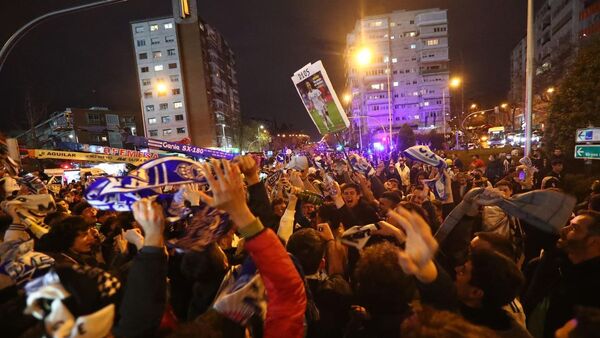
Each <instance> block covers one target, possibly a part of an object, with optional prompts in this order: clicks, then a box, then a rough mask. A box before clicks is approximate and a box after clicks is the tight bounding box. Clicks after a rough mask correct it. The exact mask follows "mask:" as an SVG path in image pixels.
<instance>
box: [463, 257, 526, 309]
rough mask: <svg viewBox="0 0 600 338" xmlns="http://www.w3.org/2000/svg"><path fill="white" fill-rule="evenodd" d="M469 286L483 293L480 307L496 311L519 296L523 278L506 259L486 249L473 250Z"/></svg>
mask: <svg viewBox="0 0 600 338" xmlns="http://www.w3.org/2000/svg"><path fill="white" fill-rule="evenodd" d="M470 261H471V264H472V271H471V281H470V283H469V284H471V285H473V286H475V287H477V288H479V289H481V290H482V291H483V298H482V301H481V303H482V306H483V307H484V308H490V309H496V308H500V307H502V306H504V305H506V304H508V303H510V302H511V301H512V300H513V299H515V297H516V296H517V295H518V294H519V291H520V289H521V287H522V286H523V283H524V281H525V280H524V277H523V274H522V273H521V271H519V268H518V267H517V265H516V264H515V263H514V262H513V261H512V260H510V259H509V258H508V257H506V256H504V255H502V254H500V253H497V252H494V251H492V250H488V249H479V250H473V251H472V252H471V257H470Z"/></svg>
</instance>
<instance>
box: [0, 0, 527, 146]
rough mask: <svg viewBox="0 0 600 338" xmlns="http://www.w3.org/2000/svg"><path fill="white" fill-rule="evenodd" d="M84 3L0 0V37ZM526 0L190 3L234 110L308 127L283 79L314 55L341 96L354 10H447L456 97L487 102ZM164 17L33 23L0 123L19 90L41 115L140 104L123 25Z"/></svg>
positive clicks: (500, 95) (494, 101)
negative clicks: (225, 48)
mask: <svg viewBox="0 0 600 338" xmlns="http://www.w3.org/2000/svg"><path fill="white" fill-rule="evenodd" d="M85 2H89V1H64V0H18V1H6V0H5V1H1V2H0V41H1V42H2V43H4V41H6V39H8V37H9V36H10V35H11V34H12V33H13V32H14V31H16V30H17V29H18V28H19V27H20V26H22V25H23V24H25V23H26V22H27V21H29V20H31V19H32V18H34V17H36V16H38V15H41V14H44V13H46V12H48V11H51V10H56V9H60V8H65V7H67V6H70V5H76V4H82V3H85ZM526 6H527V1H525V0H362V1H359V0H250V1H249V0H212V1H207V0H204V1H203V0H201V1H200V4H199V7H200V9H199V12H200V13H199V15H200V16H201V17H202V18H203V19H204V20H205V21H207V22H208V23H209V24H211V25H212V26H214V27H216V28H217V29H218V30H219V31H220V32H221V34H223V35H224V37H225V39H226V40H227V41H228V42H229V44H230V46H231V48H232V49H233V51H234V53H235V54H236V58H237V71H238V81H239V86H240V88H239V91H240V99H241V105H242V106H241V110H242V114H243V115H244V116H245V117H256V118H264V119H271V120H272V119H277V121H278V122H286V123H292V124H293V125H294V126H295V127H296V128H297V129H299V130H302V131H305V132H307V133H310V134H313V135H314V134H316V128H314V126H313V124H312V122H311V121H310V119H309V117H308V115H307V113H306V111H305V110H304V108H303V106H302V104H301V101H300V99H299V98H298V95H297V93H296V91H295V89H294V87H293V85H292V82H291V80H290V76H291V75H292V74H293V73H294V72H295V71H296V70H297V69H298V68H300V67H302V66H303V65H305V64H307V63H308V62H314V61H317V60H319V59H321V60H323V63H324V65H325V67H326V69H327V70H328V73H329V75H330V77H331V80H332V82H333V84H334V86H335V87H336V89H337V91H338V93H340V94H341V92H342V90H343V86H344V65H343V51H344V47H345V39H346V34H347V33H349V32H350V31H351V30H352V29H353V28H354V24H355V21H356V20H357V19H358V18H359V17H361V15H373V14H380V13H385V12H388V11H391V10H396V9H407V10H411V9H422V8H432V7H438V8H442V9H448V17H449V18H448V21H449V36H450V59H451V63H450V67H451V74H454V75H461V74H462V73H463V69H464V76H463V77H464V79H465V100H468V101H471V100H474V101H476V102H477V103H479V104H481V105H482V106H484V107H491V106H494V105H498V104H499V103H500V101H503V100H504V98H505V97H506V94H507V92H508V89H509V83H510V71H509V70H510V65H509V63H510V52H511V50H512V48H513V47H514V46H515V45H516V43H517V42H518V41H519V40H520V39H521V38H522V37H523V36H524V35H525V20H526ZM170 14H171V1H170V0H129V2H126V3H124V4H117V5H113V6H109V7H105V8H100V9H94V10H91V11H87V12H82V13H78V14H71V15H67V16H63V17H60V18H55V19H52V20H51V21H47V22H46V23H43V24H42V25H40V26H38V27H37V28H35V29H34V30H33V31H32V32H30V33H29V34H28V35H27V36H26V37H25V38H24V39H23V40H22V41H21V42H20V43H19V44H18V45H17V47H16V48H15V49H14V50H13V51H12V53H11V54H10V56H9V58H8V61H7V62H6V64H5V66H4V68H3V69H2V70H1V71H0V99H1V101H0V102H1V106H0V107H1V108H0V116H1V121H2V123H0V130H3V131H5V132H10V131H14V130H17V129H23V128H24V127H26V125H27V124H26V122H25V118H24V113H23V111H24V97H25V93H26V92H27V91H28V90H29V91H30V92H31V93H32V99H33V100H34V102H35V104H36V106H40V107H45V106H47V107H48V112H52V111H56V110H62V109H64V108H65V107H90V106H94V105H96V106H107V107H110V108H112V109H121V110H135V111H139V109H140V106H139V102H140V101H139V93H138V85H137V78H136V68H135V60H134V54H133V45H132V41H131V33H130V25H129V22H130V21H132V20H139V19H144V18H152V17H158V16H164V15H170ZM463 67H464V68H463ZM39 114H40V115H41V114H43V112H42V113H39Z"/></svg>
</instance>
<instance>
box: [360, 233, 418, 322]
mask: <svg viewBox="0 0 600 338" xmlns="http://www.w3.org/2000/svg"><path fill="white" fill-rule="evenodd" d="M398 250H399V249H398V248H397V247H396V246H394V245H393V244H391V243H387V242H384V243H379V244H376V245H373V246H370V247H368V248H366V249H365V250H364V252H363V254H362V256H361V257H360V259H359V261H358V263H357V265H356V269H355V271H354V277H355V279H354V282H355V290H356V297H357V301H358V303H359V305H361V306H363V307H365V308H366V309H367V311H369V313H370V314H372V315H378V314H401V315H405V314H406V313H407V311H408V310H409V302H411V301H412V299H413V297H414V296H415V290H416V288H415V283H414V280H413V278H412V276H408V275H406V274H405V273H404V272H403V271H402V268H401V267H400V263H399V262H398Z"/></svg>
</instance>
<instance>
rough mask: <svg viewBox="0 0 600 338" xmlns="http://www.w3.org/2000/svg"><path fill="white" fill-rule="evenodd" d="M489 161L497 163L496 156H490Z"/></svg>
mask: <svg viewBox="0 0 600 338" xmlns="http://www.w3.org/2000/svg"><path fill="white" fill-rule="evenodd" d="M488 160H489V161H490V162H491V161H495V160H496V156H495V155H494V154H490V156H489V157H488Z"/></svg>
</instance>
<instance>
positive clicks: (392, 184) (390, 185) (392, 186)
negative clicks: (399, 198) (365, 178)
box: [385, 178, 400, 191]
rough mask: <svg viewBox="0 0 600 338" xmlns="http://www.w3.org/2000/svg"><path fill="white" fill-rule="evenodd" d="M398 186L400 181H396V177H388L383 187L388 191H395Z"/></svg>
mask: <svg viewBox="0 0 600 338" xmlns="http://www.w3.org/2000/svg"><path fill="white" fill-rule="evenodd" d="M399 187H400V183H399V182H398V180H397V179H395V178H390V179H389V180H387V181H386V182H385V188H386V190H388V191H395V190H398V188H399Z"/></svg>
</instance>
